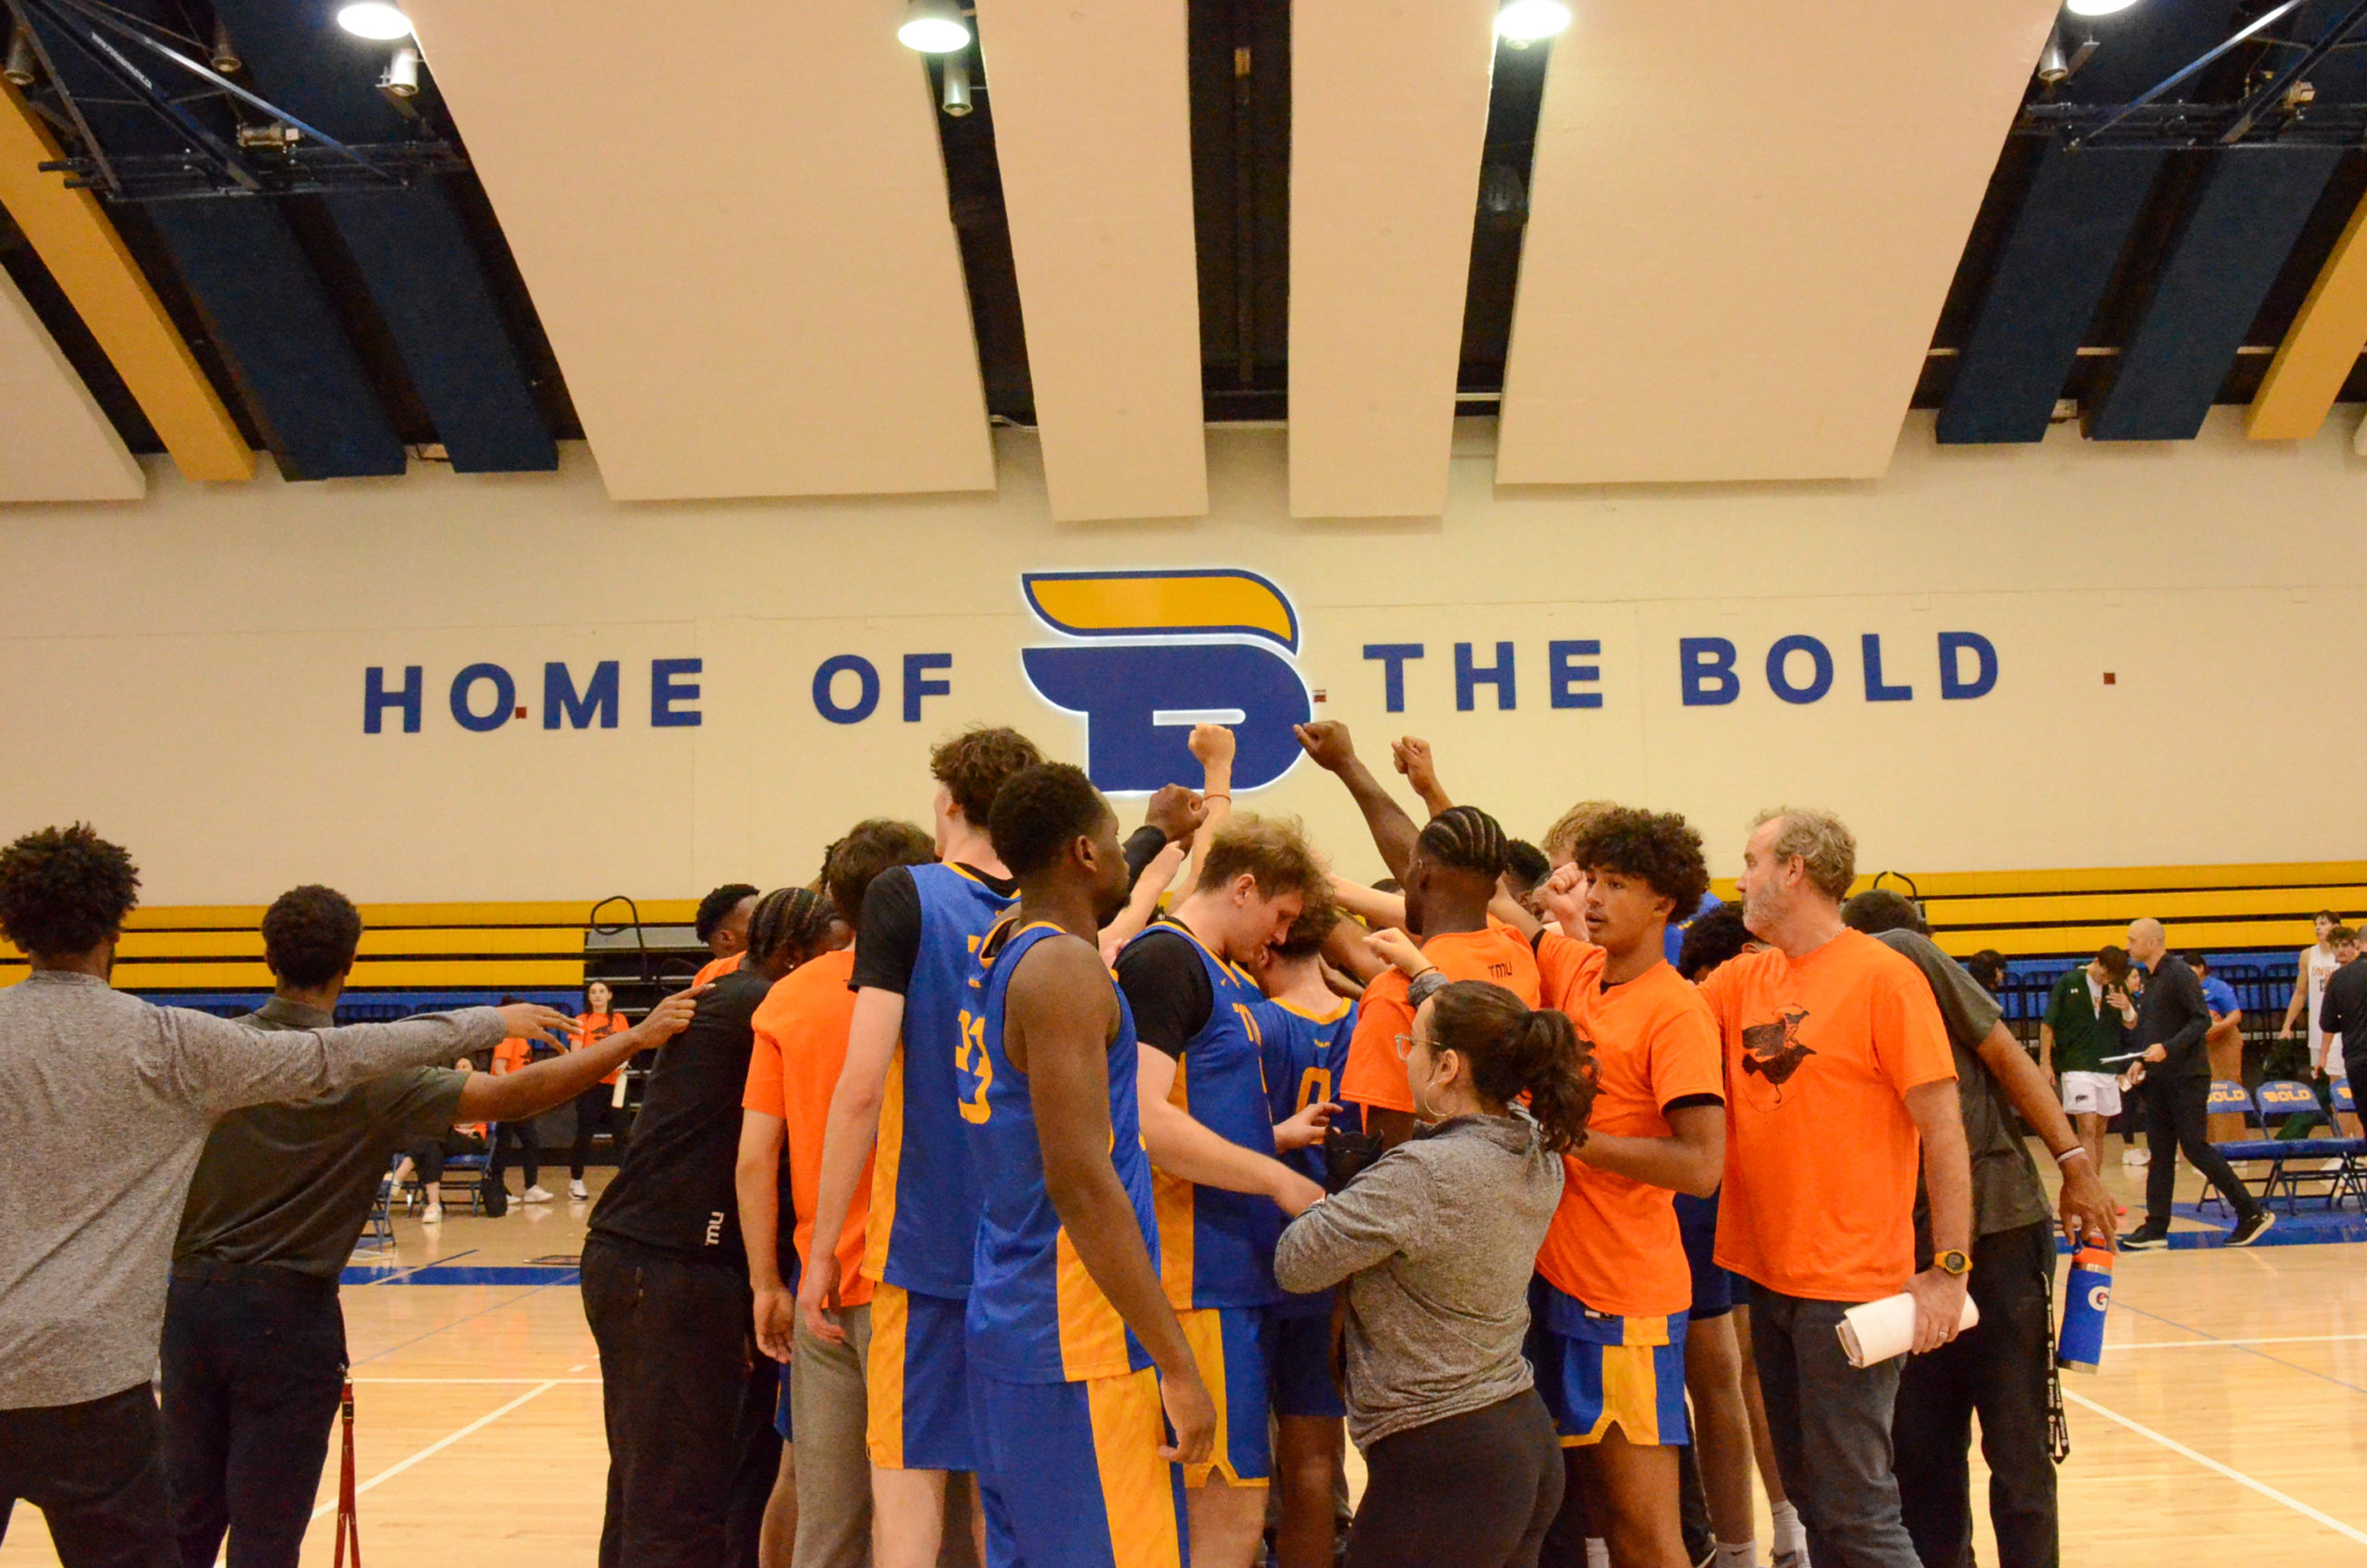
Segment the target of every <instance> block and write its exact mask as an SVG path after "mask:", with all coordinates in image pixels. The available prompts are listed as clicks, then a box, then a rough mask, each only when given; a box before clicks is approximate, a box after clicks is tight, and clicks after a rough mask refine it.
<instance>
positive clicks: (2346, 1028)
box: [2318, 933, 2367, 1084]
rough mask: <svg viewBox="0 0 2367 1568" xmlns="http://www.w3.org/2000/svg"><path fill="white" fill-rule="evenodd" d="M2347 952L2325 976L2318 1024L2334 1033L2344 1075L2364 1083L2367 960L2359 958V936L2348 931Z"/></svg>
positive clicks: (2366, 1076)
mask: <svg viewBox="0 0 2367 1568" xmlns="http://www.w3.org/2000/svg"><path fill="white" fill-rule="evenodd" d="M2348 947H2349V953H2350V956H2349V958H2347V959H2345V960H2344V961H2343V963H2342V967H2340V968H2339V969H2336V971H2335V972H2334V974H2331V975H2329V976H2328V977H2327V979H2326V990H2325V996H2324V998H2323V1005H2322V1006H2321V1008H2320V1010H2319V1012H2318V1026H2319V1027H2320V1028H2322V1029H2324V1031H2325V1032H2326V1033H2327V1034H2328V1035H2331V1036H2333V1048H2334V1049H2336V1050H2338V1051H2340V1052H2341V1053H2342V1056H2343V1058H2344V1066H2345V1070H2346V1071H2345V1075H2346V1076H2348V1077H2349V1079H2350V1080H2351V1082H2353V1083H2361V1084H2367V963H2361V962H2360V960H2359V938H2358V935H2357V934H2356V933H2353V934H2352V935H2351V938H2350V941H2349V944H2348Z"/></svg>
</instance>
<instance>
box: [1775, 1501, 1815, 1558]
mask: <svg viewBox="0 0 2367 1568" xmlns="http://www.w3.org/2000/svg"><path fill="white" fill-rule="evenodd" d="M1770 1512H1771V1513H1772V1514H1773V1516H1774V1519H1775V1539H1774V1542H1773V1545H1774V1550H1775V1561H1776V1562H1783V1561H1784V1559H1785V1558H1793V1561H1795V1562H1799V1563H1803V1564H1805V1563H1806V1562H1808V1550H1809V1532H1808V1528H1807V1526H1805V1525H1802V1524H1801V1523H1800V1511H1799V1510H1798V1509H1797V1508H1795V1507H1793V1506H1792V1505H1791V1504H1790V1503H1789V1502H1779V1503H1777V1504H1776V1505H1775V1506H1774V1508H1773V1509H1772V1510H1770ZM1794 1553H1797V1554H1798V1555H1797V1557H1794V1555H1793V1554H1794Z"/></svg>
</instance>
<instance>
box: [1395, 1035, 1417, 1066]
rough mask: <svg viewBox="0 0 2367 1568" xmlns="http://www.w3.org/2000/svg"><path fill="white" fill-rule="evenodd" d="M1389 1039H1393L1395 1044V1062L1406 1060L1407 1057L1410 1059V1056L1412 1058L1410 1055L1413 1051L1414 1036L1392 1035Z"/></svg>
mask: <svg viewBox="0 0 2367 1568" xmlns="http://www.w3.org/2000/svg"><path fill="white" fill-rule="evenodd" d="M1391 1038H1392V1039H1394V1040H1395V1041H1396V1042H1397V1060H1400V1061H1404V1060H1407V1059H1408V1058H1409V1057H1411V1056H1412V1054H1413V1050H1414V1036H1413V1035H1392V1036H1391Z"/></svg>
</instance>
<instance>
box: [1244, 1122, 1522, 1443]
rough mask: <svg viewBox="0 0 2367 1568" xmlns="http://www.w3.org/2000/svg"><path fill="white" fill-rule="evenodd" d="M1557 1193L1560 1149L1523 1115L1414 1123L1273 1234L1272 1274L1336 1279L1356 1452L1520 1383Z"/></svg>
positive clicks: (1304, 1286) (1296, 1284)
mask: <svg viewBox="0 0 2367 1568" xmlns="http://www.w3.org/2000/svg"><path fill="white" fill-rule="evenodd" d="M1561 1201H1562V1157H1561V1156H1560V1155H1557V1154H1555V1153H1553V1152H1552V1151H1551V1150H1550V1149H1548V1148H1547V1147H1546V1146H1545V1141H1544V1138H1543V1137H1542V1135H1541V1134H1540V1133H1539V1131H1538V1127H1537V1123H1536V1122H1534V1121H1530V1120H1529V1119H1528V1117H1527V1114H1526V1113H1525V1112H1523V1113H1516V1114H1514V1115H1511V1116H1459V1117H1455V1118H1453V1120H1451V1121H1442V1122H1441V1123H1439V1125H1438V1126H1436V1127H1434V1128H1429V1129H1426V1130H1424V1131H1422V1132H1419V1133H1416V1134H1415V1135H1414V1136H1413V1137H1412V1138H1409V1139H1407V1140H1406V1141H1405V1142H1404V1143H1402V1144H1400V1145H1397V1146H1396V1147H1395V1148H1393V1149H1392V1150H1390V1151H1389V1152H1388V1153H1387V1154H1385V1155H1383V1156H1381V1158H1379V1159H1378V1160H1375V1161H1374V1162H1373V1164H1372V1167H1371V1169H1369V1170H1366V1171H1365V1172H1364V1173H1363V1174H1362V1175H1360V1176H1358V1177H1357V1178H1356V1179H1355V1181H1354V1182H1350V1183H1349V1185H1348V1188H1347V1190H1346V1191H1345V1192H1343V1193H1339V1194H1335V1195H1333V1196H1331V1197H1329V1198H1326V1199H1324V1201H1322V1202H1321V1203H1318V1204H1317V1205H1316V1206H1315V1207H1313V1208H1310V1209H1308V1210H1307V1211H1306V1213H1304V1214H1302V1215H1300V1216H1299V1217H1298V1218H1297V1219H1294V1220H1292V1221H1291V1223H1290V1227H1289V1229H1287V1230H1285V1231H1283V1232H1282V1243H1281V1244H1280V1245H1279V1246H1278V1247H1277V1248H1276V1249H1275V1253H1274V1278H1275V1279H1276V1280H1278V1281H1280V1282H1281V1284H1282V1289H1284V1290H1286V1291H1294V1292H1308V1291H1319V1290H1322V1289H1324V1288H1325V1287H1326V1286H1329V1285H1333V1284H1337V1283H1338V1282H1339V1281H1341V1280H1346V1281H1347V1292H1346V1293H1347V1303H1348V1431H1349V1433H1350V1435H1352V1436H1353V1437H1354V1438H1355V1439H1356V1446H1357V1447H1358V1448H1367V1447H1369V1446H1370V1445H1372V1444H1373V1443H1376V1442H1378V1441H1380V1439H1383V1438H1386V1437H1389V1436H1391V1435H1392V1434H1393V1433H1397V1432H1403V1431H1406V1430H1408V1429H1410V1428H1412V1427H1423V1426H1428V1425H1429V1423H1431V1422H1433V1421H1442V1420H1444V1419H1445V1418H1446V1417H1448V1416H1450V1415H1463V1414H1464V1413H1466V1411H1473V1410H1483V1409H1485V1408H1487V1407H1488V1406H1489V1405H1491V1404H1495V1403H1500V1402H1502V1401H1503V1400H1508V1399H1510V1398H1512V1397H1513V1396H1514V1395H1515V1394H1517V1393H1519V1392H1520V1391H1521V1390H1524V1389H1527V1388H1528V1387H1529V1386H1530V1385H1531V1381H1532V1379H1531V1378H1530V1375H1529V1369H1528V1362H1527V1358H1526V1357H1524V1356H1523V1355H1522V1354H1521V1343H1522V1341H1524V1340H1526V1339H1527V1336H1528V1282H1529V1279H1530V1276H1532V1275H1533V1274H1534V1273H1535V1272H1536V1271H1537V1249H1538V1248H1539V1246H1541V1245H1543V1244H1544V1241H1545V1231H1546V1227H1547V1226H1549V1225H1551V1223H1552V1222H1553V1210H1554V1209H1555V1207H1558V1206H1559V1205H1560V1204H1561Z"/></svg>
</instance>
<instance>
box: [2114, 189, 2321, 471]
mask: <svg viewBox="0 0 2367 1568" xmlns="http://www.w3.org/2000/svg"><path fill="white" fill-rule="evenodd" d="M2209 156H2210V159H2211V164H2210V166H2209V167H2208V168H2206V169H2205V170H2204V171H2203V174H2202V177H2201V180H2200V181H2199V182H2198V185H2197V188H2196V190H2194V192H2193V195H2192V197H2191V198H2190V200H2189V202H2188V204H2187V210H2186V212H2185V213H2184V214H2183V215H2182V216H2181V217H2180V218H2179V220H2178V223H2177V228H2176V229H2175V231H2174V232H2173V234H2172V236H2171V239H2170V242H2169V244H2168V245H2167V246H2166V247H2165V253H2164V255H2163V258H2162V260H2161V261H2160V262H2159V263H2157V264H2156V266H2155V268H2154V271H2153V276H2152V280H2151V283H2150V285H2149V287H2148V288H2147V289H2146V293H2145V298H2144V300H2143V302H2142V304H2141V306H2140V309H2139V311H2138V313H2137V326H2136V329H2135V330H2134V331H2133V332H2132V333H2131V334H2130V335H2129V337H2128V342H2126V343H2125V344H2123V345H2122V347H2121V351H2120V361H2119V363H2118V364H2117V365H2116V367H2115V369H2114V372H2113V376H2112V382H2111V385H2110V386H2107V387H2105V389H2104V392H2103V397H2102V398H2100V399H2098V400H2097V402H2096V405H2095V407H2094V409H2093V410H2092V411H2091V414H2090V415H2089V418H2088V427H2087V428H2088V436H2089V438H2090V439H2091V440H2095V441H2190V440H2192V439H2193V438H2194V436H2195V435H2196V434H2197V433H2198V432H2200V431H2201V429H2202V422H2203V419H2204V417H2205V416H2207V415H2208V414H2209V413H2210V412H2211V399H2212V398H2213V396H2214V394H2215V393H2217V391H2218V390H2219V385H2220V383H2221V382H2223V381H2225V380H2226V377H2227V367H2228V366H2229V365H2230V364H2232V363H2234V362H2235V358H2236V350H2237V349H2239V348H2241V347H2242V346H2243V341H2244V333H2245V331H2246V329H2247V328H2249V327H2250V325H2251V324H2252V318H2253V317H2254V316H2256V315H2258V314H2259V313H2260V307H2261V301H2262V300H2264V299H2266V298H2267V297H2268V290H2269V288H2270V286H2271V285H2273V284H2275V281H2276V275H2277V273H2278V272H2280V271H2281V270H2283V268H2284V265H2285V258H2286V256H2287V253H2289V252H2290V251H2292V249H2293V241H2294V240H2295V239H2298V238H2300V233H2301V227H2302V225H2304V224H2306V223H2307V222H2309V220H2310V211H2311V209H2312V208H2313V207H2315V206H2316V205H2317V202H2318V197H2319V196H2320V195H2321V194H2322V193H2323V192H2324V190H2325V185H2326V180H2327V178H2329V177H2331V176H2332V175H2333V173H2334V171H2335V165H2337V164H2339V163H2340V162H2341V161H2342V157H2343V152H2342V149H2340V148H2338V147H2277V146H2261V147H2226V148H2221V149H2219V150H2218V151H2216V152H2214V153H2210V154H2209Z"/></svg>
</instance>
